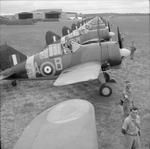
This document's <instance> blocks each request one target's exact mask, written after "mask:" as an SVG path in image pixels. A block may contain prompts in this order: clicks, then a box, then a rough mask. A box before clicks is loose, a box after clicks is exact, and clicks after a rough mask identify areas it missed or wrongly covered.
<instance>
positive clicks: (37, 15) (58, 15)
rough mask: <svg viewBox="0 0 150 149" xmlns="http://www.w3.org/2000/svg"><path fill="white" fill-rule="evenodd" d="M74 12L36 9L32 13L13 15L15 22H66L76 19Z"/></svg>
mask: <svg viewBox="0 0 150 149" xmlns="http://www.w3.org/2000/svg"><path fill="white" fill-rule="evenodd" d="M77 16H78V14H77V13H75V12H64V11H63V10H62V9H38V10H35V11H32V12H21V13H17V14H15V15H14V18H16V20H23V19H35V20H50V21H51V20H52V21H53V20H55V21H58V20H68V19H72V18H77Z"/></svg>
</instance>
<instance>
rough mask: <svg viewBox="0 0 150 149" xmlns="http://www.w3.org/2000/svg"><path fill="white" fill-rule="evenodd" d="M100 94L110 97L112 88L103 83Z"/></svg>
mask: <svg viewBox="0 0 150 149" xmlns="http://www.w3.org/2000/svg"><path fill="white" fill-rule="evenodd" d="M99 94H100V95H101V96H104V97H109V96H110V95H111V94H112V89H111V88H110V87H109V86H108V85H106V84H102V85H101V86H100V89H99Z"/></svg>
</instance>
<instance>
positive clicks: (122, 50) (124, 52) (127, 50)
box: [120, 48, 131, 57]
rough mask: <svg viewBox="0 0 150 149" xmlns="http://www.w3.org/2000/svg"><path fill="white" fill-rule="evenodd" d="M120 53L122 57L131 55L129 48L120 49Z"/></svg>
mask: <svg viewBox="0 0 150 149" xmlns="http://www.w3.org/2000/svg"><path fill="white" fill-rule="evenodd" d="M120 54H121V56H122V57H128V56H130V54H131V51H130V50H129V49H126V48H122V49H120Z"/></svg>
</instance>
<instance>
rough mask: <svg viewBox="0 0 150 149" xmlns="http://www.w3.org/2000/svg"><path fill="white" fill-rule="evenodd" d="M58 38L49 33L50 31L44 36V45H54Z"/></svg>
mask: <svg viewBox="0 0 150 149" xmlns="http://www.w3.org/2000/svg"><path fill="white" fill-rule="evenodd" d="M60 38H61V37H60V36H59V35H57V34H55V33H53V32H51V31H47V32H46V35H45V40H46V45H47V46H48V45H50V44H53V43H56V42H58V41H60Z"/></svg>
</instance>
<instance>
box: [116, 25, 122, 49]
mask: <svg viewBox="0 0 150 149" xmlns="http://www.w3.org/2000/svg"><path fill="white" fill-rule="evenodd" d="M117 34H118V43H119V47H120V49H122V48H123V45H122V38H121V34H120V31H119V27H117Z"/></svg>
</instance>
